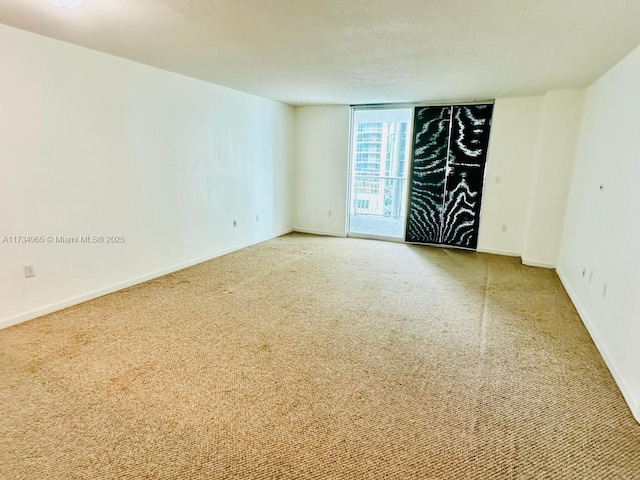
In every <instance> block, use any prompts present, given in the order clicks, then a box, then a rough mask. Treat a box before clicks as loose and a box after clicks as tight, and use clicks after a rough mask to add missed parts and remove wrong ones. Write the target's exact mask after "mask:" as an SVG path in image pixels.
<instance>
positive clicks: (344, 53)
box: [0, 0, 640, 105]
mask: <svg viewBox="0 0 640 480" xmlns="http://www.w3.org/2000/svg"><path fill="white" fill-rule="evenodd" d="M639 19H640V1H639V0H606V1H605V0H395V1H393V0H86V3H85V4H84V5H83V6H82V7H80V8H78V9H75V10H63V9H61V8H58V7H55V6H53V5H51V4H50V3H49V2H48V1H47V0H1V1H0V22H2V23H5V24H7V25H12V26H15V27H18V28H22V29H25V30H30V31H32V32H36V33H40V34H42V35H46V36H49V37H53V38H57V39H60V40H65V41H67V42H71V43H75V44H78V45H82V46H85V47H88V48H92V49H95V50H99V51H103V52H108V53H111V54H113V55H117V56H120V57H125V58H129V59H132V60H135V61H138V62H141V63H146V64H149V65H154V66H157V67H160V68H164V69H166V70H171V71H174V72H178V73H182V74H184V75H188V76H191V77H195V78H200V79H202V80H207V81H210V82H213V83H217V84H220V85H225V86H228V87H231V88H235V89H237V90H242V91H245V92H249V93H253V94H256V95H260V96H263V97H268V98H272V99H275V100H280V101H283V102H287V103H290V104H293V105H306V104H361V103H389V102H410V101H422V100H426V101H440V100H471V99H488V98H494V97H504V96H514V95H534V94H540V93H544V92H546V91H547V90H550V89H555V88H574V87H584V86H586V85H589V84H590V83H592V82H593V81H594V80H596V79H597V78H598V77H599V76H600V75H602V74H603V73H604V72H605V71H606V70H607V69H609V68H610V67H611V66H612V65H614V64H615V63H616V62H617V61H618V60H620V59H621V58H622V57H623V56H624V55H626V54H627V53H628V52H630V51H631V50H632V49H633V48H634V47H635V46H637V45H638V44H640V26H639V25H640V24H639V23H638V20H639Z"/></svg>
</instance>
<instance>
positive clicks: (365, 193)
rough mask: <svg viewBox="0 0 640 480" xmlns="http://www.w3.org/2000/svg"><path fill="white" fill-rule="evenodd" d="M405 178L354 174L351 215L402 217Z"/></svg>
mask: <svg viewBox="0 0 640 480" xmlns="http://www.w3.org/2000/svg"><path fill="white" fill-rule="evenodd" d="M406 181H407V179H406V178H403V177H386V176H383V177H381V176H379V175H361V174H360V175H358V174H356V175H354V176H353V177H352V183H351V202H352V203H351V207H350V213H351V215H378V216H384V217H395V218H398V217H404V197H405V187H406Z"/></svg>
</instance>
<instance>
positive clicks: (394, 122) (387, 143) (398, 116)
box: [348, 108, 412, 239]
mask: <svg viewBox="0 0 640 480" xmlns="http://www.w3.org/2000/svg"><path fill="white" fill-rule="evenodd" d="M411 119H412V109H411V108H363V109H357V108H356V109H354V111H353V124H352V128H351V167H350V173H351V175H350V180H351V181H350V190H349V192H350V195H349V230H348V231H349V235H352V236H371V237H384V238H393V239H403V238H404V232H405V223H406V210H407V208H406V197H407V195H406V188H407V170H408V166H409V152H410V151H411Z"/></svg>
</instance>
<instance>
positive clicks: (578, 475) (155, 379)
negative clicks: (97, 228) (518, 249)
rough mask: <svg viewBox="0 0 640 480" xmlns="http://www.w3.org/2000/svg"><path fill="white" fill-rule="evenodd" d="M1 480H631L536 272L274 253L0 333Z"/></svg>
mask: <svg viewBox="0 0 640 480" xmlns="http://www.w3.org/2000/svg"><path fill="white" fill-rule="evenodd" d="M0 351H1V357H0V368H1V378H0V432H1V437H0V478H2V479H39V480H40V479H226V478H238V479H240V478H242V479H245V478H246V479H254V478H260V479H267V478H284V479H307V478H316V479H341V478H354V479H357V478H388V479H392V478H393V479H431V478H433V479H445V480H446V479H489V478H490V479H534V478H549V479H594V480H596V479H598V480H599V479H640V425H638V424H637V423H636V422H635V420H634V419H633V417H632V415H631V413H630V412H629V410H628V409H627V407H626V405H625V403H624V401H623V399H622V396H621V394H620V392H619V390H618V389H617V387H616V386H615V384H614V382H613V380H612V378H611V376H610V374H609V373H608V371H607V369H606V367H605V365H604V364H603V361H602V359H601V358H600V356H599V355H598V352H597V351H596V349H595V347H594V345H593V343H592V342H591V340H590V338H589V336H588V334H587V332H586V330H585V329H584V327H583V325H582V324H581V323H580V320H579V318H578V316H577V314H576V312H575V310H574V308H573V307H572V305H571V303H570V302H569V299H568V298H567V296H566V294H565V293H564V291H563V290H562V287H561V284H560V282H559V280H558V279H557V277H556V275H555V273H554V272H553V271H551V270H545V269H537V268H530V267H524V266H522V265H520V263H519V261H518V260H517V259H514V258H508V257H499V256H492V255H485V254H474V253H468V252H460V251H452V250H444V249H437V248H428V247H416V246H408V245H403V244H395V243H383V242H375V241H367V240H357V239H333V238H322V237H313V236H305V235H288V236H285V237H282V238H278V239H275V240H272V241H269V242H266V243H263V244H261V245H258V246H255V247H251V248H248V249H246V250H243V251H240V252H237V253H234V254H231V255H227V256H225V257H222V258H219V259H216V260H212V261H210V262H207V263H204V264H201V265H198V266H196V267H193V268H190V269H187V270H183V271H181V272H178V273H175V274H172V275H168V276H166V277H163V278H160V279H158V280H155V281H151V282H148V283H145V284H143V285H139V286H137V287H133V288H130V289H127V290H124V291H121V292H118V293H115V294H112V295H109V296H106V297H102V298H100V299H97V300H94V301H91V302H88V303H85V304H83V305H79V306H77V307H73V308H69V309H67V310H64V311H62V312H59V313H56V314H52V315H48V316H46V317H43V318H40V319H37V320H33V321H31V322H28V323H26V324H22V325H18V326H15V327H12V328H9V329H6V330H3V331H0Z"/></svg>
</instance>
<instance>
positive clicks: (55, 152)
mask: <svg viewBox="0 0 640 480" xmlns="http://www.w3.org/2000/svg"><path fill="white" fill-rule="evenodd" d="M0 58H2V62H1V63H0V105H1V110H0V132H1V134H0V171H1V173H0V326H7V325H10V324H13V323H17V322H19V321H22V320H25V319H29V318H33V317H35V316H38V315H41V314H44V313H47V312H49V311H52V310H55V309H58V308H61V307H63V306H66V305H69V304H73V303H76V302H78V301H81V300H84V299H87V298H91V297H94V296H97V295H99V294H101V293H105V292H108V291H112V290H114V289H117V288H119V287H123V286H126V285H128V284H131V283H135V282H138V281H141V280H144V279H146V278H150V277H152V276H155V275H158V274H161V273H164V272H167V271H171V270H174V269H177V268H179V267H180V266H186V265H188V264H191V263H195V262H197V261H199V260H203V259H206V258H211V257H214V256H217V255H219V254H222V253H224V252H227V251H231V250H234V249H237V248H240V247H242V246H245V245H248V244H252V243H256V242H259V241H262V240H265V239H268V238H271V237H274V236H277V235H279V234H282V233H284V232H287V231H289V230H291V228H292V226H293V225H292V193H293V184H292V181H293V148H292V146H293V143H294V128H295V124H294V123H295V112H294V109H293V108H292V107H289V106H285V105H283V104H279V103H276V102H272V101H269V100H265V99H261V98H258V97H255V96H251V95H247V94H244V93H240V92H236V91H233V90H229V89H226V88H223V87H218V86H215V85H211V84H208V83H205V82H201V81H197V80H193V79H190V78H187V77H183V76H180V75H176V74H173V73H169V72H166V71H163V70H158V69H154V68H151V67H147V66H144V65H140V64H136V63H133V62H130V61H126V60H123V59H120V58H116V57H111V56H108V55H104V54H101V53H97V52H94V51H91V50H87V49H83V48H80V47H76V46H73V45H70V44H65V43H62V42H58V41H55V40H51V39H48V38H45V37H41V36H37V35H34V34H31V33H27V32H24V31H20V30H16V29H12V28H10V27H6V26H2V25H0ZM256 215H259V216H260V220H259V222H256ZM234 219H235V220H237V222H238V226H237V228H233V227H232V221H233V220H234ZM9 235H44V236H47V235H52V236H57V235H62V236H76V235H123V236H124V237H125V239H126V240H125V243H124V244H100V245H95V244H94V245H89V244H57V243H44V244H12V243H7V241H6V240H5V242H4V243H2V240H3V238H2V237H4V236H9ZM26 264H34V265H35V270H36V274H37V275H36V277H35V278H31V279H25V278H24V274H23V266H24V265H26Z"/></svg>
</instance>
